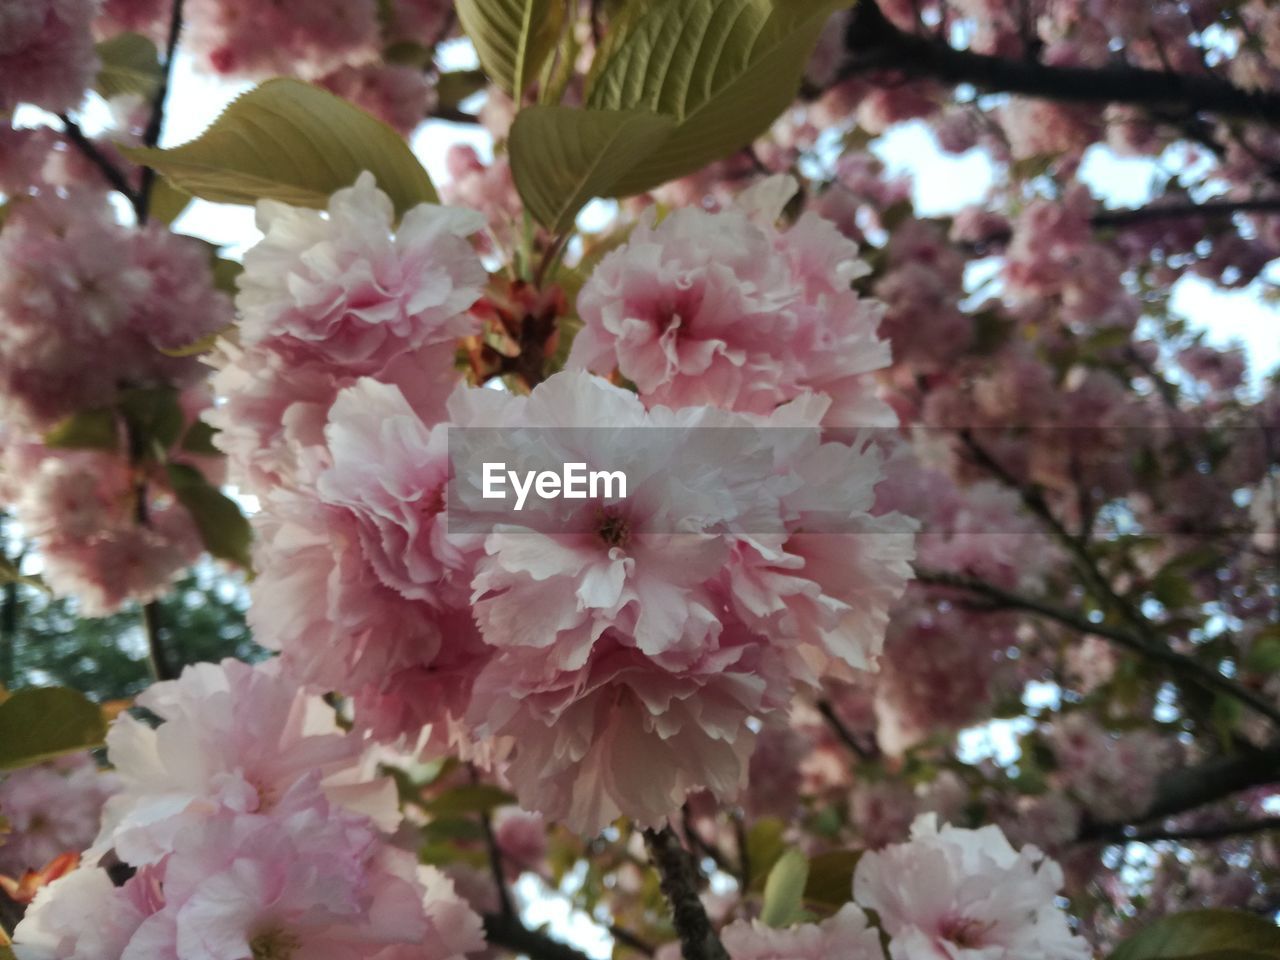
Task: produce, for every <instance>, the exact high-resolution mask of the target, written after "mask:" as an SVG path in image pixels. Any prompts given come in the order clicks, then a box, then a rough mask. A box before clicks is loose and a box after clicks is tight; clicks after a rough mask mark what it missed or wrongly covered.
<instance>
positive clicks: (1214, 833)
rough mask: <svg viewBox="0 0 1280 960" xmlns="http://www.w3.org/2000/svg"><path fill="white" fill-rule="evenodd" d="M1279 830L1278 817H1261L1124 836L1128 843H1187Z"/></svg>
mask: <svg viewBox="0 0 1280 960" xmlns="http://www.w3.org/2000/svg"><path fill="white" fill-rule="evenodd" d="M1269 830H1280V817H1263V818H1262V819H1260V820H1249V821H1246V822H1244V823H1219V824H1215V825H1213V826H1208V827H1188V828H1187V829H1185V830H1161V829H1153V830H1140V831H1138V832H1137V833H1133V834H1130V835H1128V836H1126V837H1125V841H1126V842H1128V843H1156V842H1158V841H1161V840H1168V841H1174V842H1178V843H1188V842H1191V841H1195V840H1225V839H1227V838H1228V837H1244V836H1249V835H1250V834H1254V833H1265V832H1267V831H1269Z"/></svg>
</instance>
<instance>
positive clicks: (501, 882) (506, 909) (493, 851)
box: [471, 765, 516, 917]
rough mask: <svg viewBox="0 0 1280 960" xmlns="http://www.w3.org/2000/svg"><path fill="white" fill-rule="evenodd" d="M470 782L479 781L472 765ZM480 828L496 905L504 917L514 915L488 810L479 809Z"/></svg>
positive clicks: (499, 849) (476, 782)
mask: <svg viewBox="0 0 1280 960" xmlns="http://www.w3.org/2000/svg"><path fill="white" fill-rule="evenodd" d="M471 782H472V783H473V784H478V783H479V782H480V774H479V773H478V772H477V771H476V768H475V766H474V765H472V766H471ZM480 830H481V832H483V834H484V845H485V847H486V848H488V851H489V872H490V873H492V874H493V885H494V886H495V887H497V888H498V906H499V908H500V909H501V910H502V915H503V916H504V917H514V916H515V915H516V911H515V907H514V905H513V904H512V903H511V891H510V890H508V889H507V878H506V875H505V874H504V873H503V869H502V849H501V848H500V847H499V846H498V838H497V836H496V835H495V834H494V832H493V817H491V816H490V815H489V811H488V810H481V811H480Z"/></svg>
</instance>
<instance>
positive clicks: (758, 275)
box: [569, 177, 893, 426]
mask: <svg viewBox="0 0 1280 960" xmlns="http://www.w3.org/2000/svg"><path fill="white" fill-rule="evenodd" d="M794 190H795V181H793V180H791V179H790V178H787V177H776V178H770V179H769V180H766V181H763V182H762V183H761V184H759V185H757V186H756V187H754V188H753V189H752V190H750V191H748V192H747V193H745V194H743V195H742V196H741V197H740V198H739V201H738V204H737V205H736V206H735V207H734V208H732V209H728V210H725V211H722V212H720V213H707V212H704V211H701V210H696V209H684V210H676V211H674V212H673V213H671V214H670V215H669V216H667V217H666V218H665V219H664V220H663V221H662V222H661V223H659V224H655V218H654V217H653V216H652V215H650V214H646V215H645V216H644V217H642V219H641V223H640V224H639V226H637V227H636V229H635V230H634V231H632V233H631V235H630V237H629V238H628V242H627V243H626V244H625V245H623V246H622V247H620V248H619V249H618V250H615V251H614V252H612V253H610V254H609V255H608V256H606V257H605V258H604V259H603V260H602V261H601V262H600V264H599V266H598V267H597V268H596V269H595V271H594V272H593V273H592V275H591V278H590V279H589V280H588V281H587V283H586V285H585V286H584V287H583V289H582V292H581V293H580V294H579V297H578V309H579V312H580V314H581V316H582V318H583V321H584V323H585V326H584V327H583V329H582V330H581V331H580V332H579V334H578V336H577V338H576V339H575V340H574V344H573V349H572V352H571V353H570V357H569V365H570V366H571V367H585V368H588V369H591V370H594V371H596V372H598V373H603V374H607V373H609V372H610V371H611V370H612V369H613V368H615V367H616V368H617V369H618V370H619V371H620V372H621V373H622V374H623V376H625V377H627V378H628V379H630V380H631V381H633V382H634V383H635V384H636V386H637V387H638V388H639V391H640V395H641V397H642V398H643V399H644V401H645V402H646V403H647V404H650V405H653V404H665V405H669V406H687V405H693V404H714V405H717V406H721V407H725V408H728V409H733V410H741V411H748V412H754V413H767V412H768V411H770V410H772V409H773V408H774V407H776V406H777V405H778V404H780V403H784V402H786V401H788V400H791V399H794V398H796V397H797V396H799V395H800V394H801V393H803V392H804V391H806V390H814V391H824V392H827V393H829V394H830V395H831V396H832V397H833V399H834V401H835V402H834V403H833V405H832V407H831V410H830V411H829V415H828V419H829V422H831V423H834V424H840V425H854V426H876V425H879V426H887V425H890V424H892V423H893V419H892V415H891V414H890V413H889V411H888V408H887V407H885V406H884V405H883V403H882V402H881V401H879V400H878V399H877V398H876V397H875V395H874V388H873V386H872V381H871V378H870V375H871V374H872V373H873V372H874V371H875V370H878V369H880V368H882V367H884V366H887V365H888V363H889V351H888V346H887V344H885V343H884V342H883V341H881V340H880V339H878V338H877V336H876V333H875V329H876V325H877V324H878V322H879V318H880V312H879V309H878V308H877V307H876V306H875V305H874V304H872V303H871V302H868V301H863V300H861V299H859V298H858V297H857V295H856V294H854V293H853V291H852V289H851V284H852V281H853V280H854V279H855V278H856V277H857V276H859V275H861V274H862V273H864V272H865V270H866V268H865V265H863V264H862V263H861V261H859V260H858V259H857V247H856V246H855V245H854V244H853V243H851V242H850V241H849V240H847V239H846V238H845V237H844V236H843V235H841V234H840V232H839V231H838V230H837V229H836V228H835V226H834V225H832V224H831V223H829V222H828V221H824V220H822V219H821V218H819V217H818V216H816V215H815V214H808V215H806V216H804V217H802V218H801V220H800V221H799V222H798V223H797V224H796V225H795V226H794V227H792V228H791V229H790V230H788V231H785V232H783V231H779V230H778V229H777V228H776V227H775V226H774V223H775V221H776V220H777V218H778V216H779V215H780V214H781V211H782V207H783V205H785V203H786V201H787V200H788V198H789V197H790V195H791V194H792V193H793V192H794Z"/></svg>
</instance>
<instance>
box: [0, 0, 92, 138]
mask: <svg viewBox="0 0 1280 960" xmlns="http://www.w3.org/2000/svg"><path fill="white" fill-rule="evenodd" d="M94 9H95V4H94V2H93V0H4V2H3V3H0V113H9V112H11V111H12V110H13V108H14V107H16V106H17V105H18V104H19V103H30V104H34V105H35V106H37V107H41V108H43V109H45V110H50V111H54V112H57V111H63V110H74V109H75V108H76V107H78V106H79V105H80V101H81V100H82V99H83V98H84V94H85V91H86V90H87V89H88V87H89V85H90V84H91V83H92V82H93V78H94V74H95V73H96V72H97V69H98V58H97V55H96V54H95V53H94V49H93V37H92V36H91V35H90V33H89V23H90V21H91V20H92V18H93V14H94Z"/></svg>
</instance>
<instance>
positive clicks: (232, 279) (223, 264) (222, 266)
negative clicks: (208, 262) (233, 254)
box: [213, 257, 244, 337]
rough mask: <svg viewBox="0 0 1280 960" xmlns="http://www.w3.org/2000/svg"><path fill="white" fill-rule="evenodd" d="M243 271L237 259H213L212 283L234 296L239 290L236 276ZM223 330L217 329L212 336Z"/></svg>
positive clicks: (241, 264)
mask: <svg viewBox="0 0 1280 960" xmlns="http://www.w3.org/2000/svg"><path fill="white" fill-rule="evenodd" d="M242 273H244V264H243V263H240V262H239V261H238V260H227V259H226V258H225V257H214V259H213V285H214V286H215V287H217V288H218V289H219V290H221V291H222V292H223V293H225V294H227V296H230V297H234V296H235V295H236V293H237V292H238V291H239V288H238V287H237V285H236V278H237V277H238V276H240V274H242ZM223 332H225V331H221V330H220V331H218V333H217V334H214V336H215V337H216V336H221V335H222V333H223Z"/></svg>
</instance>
